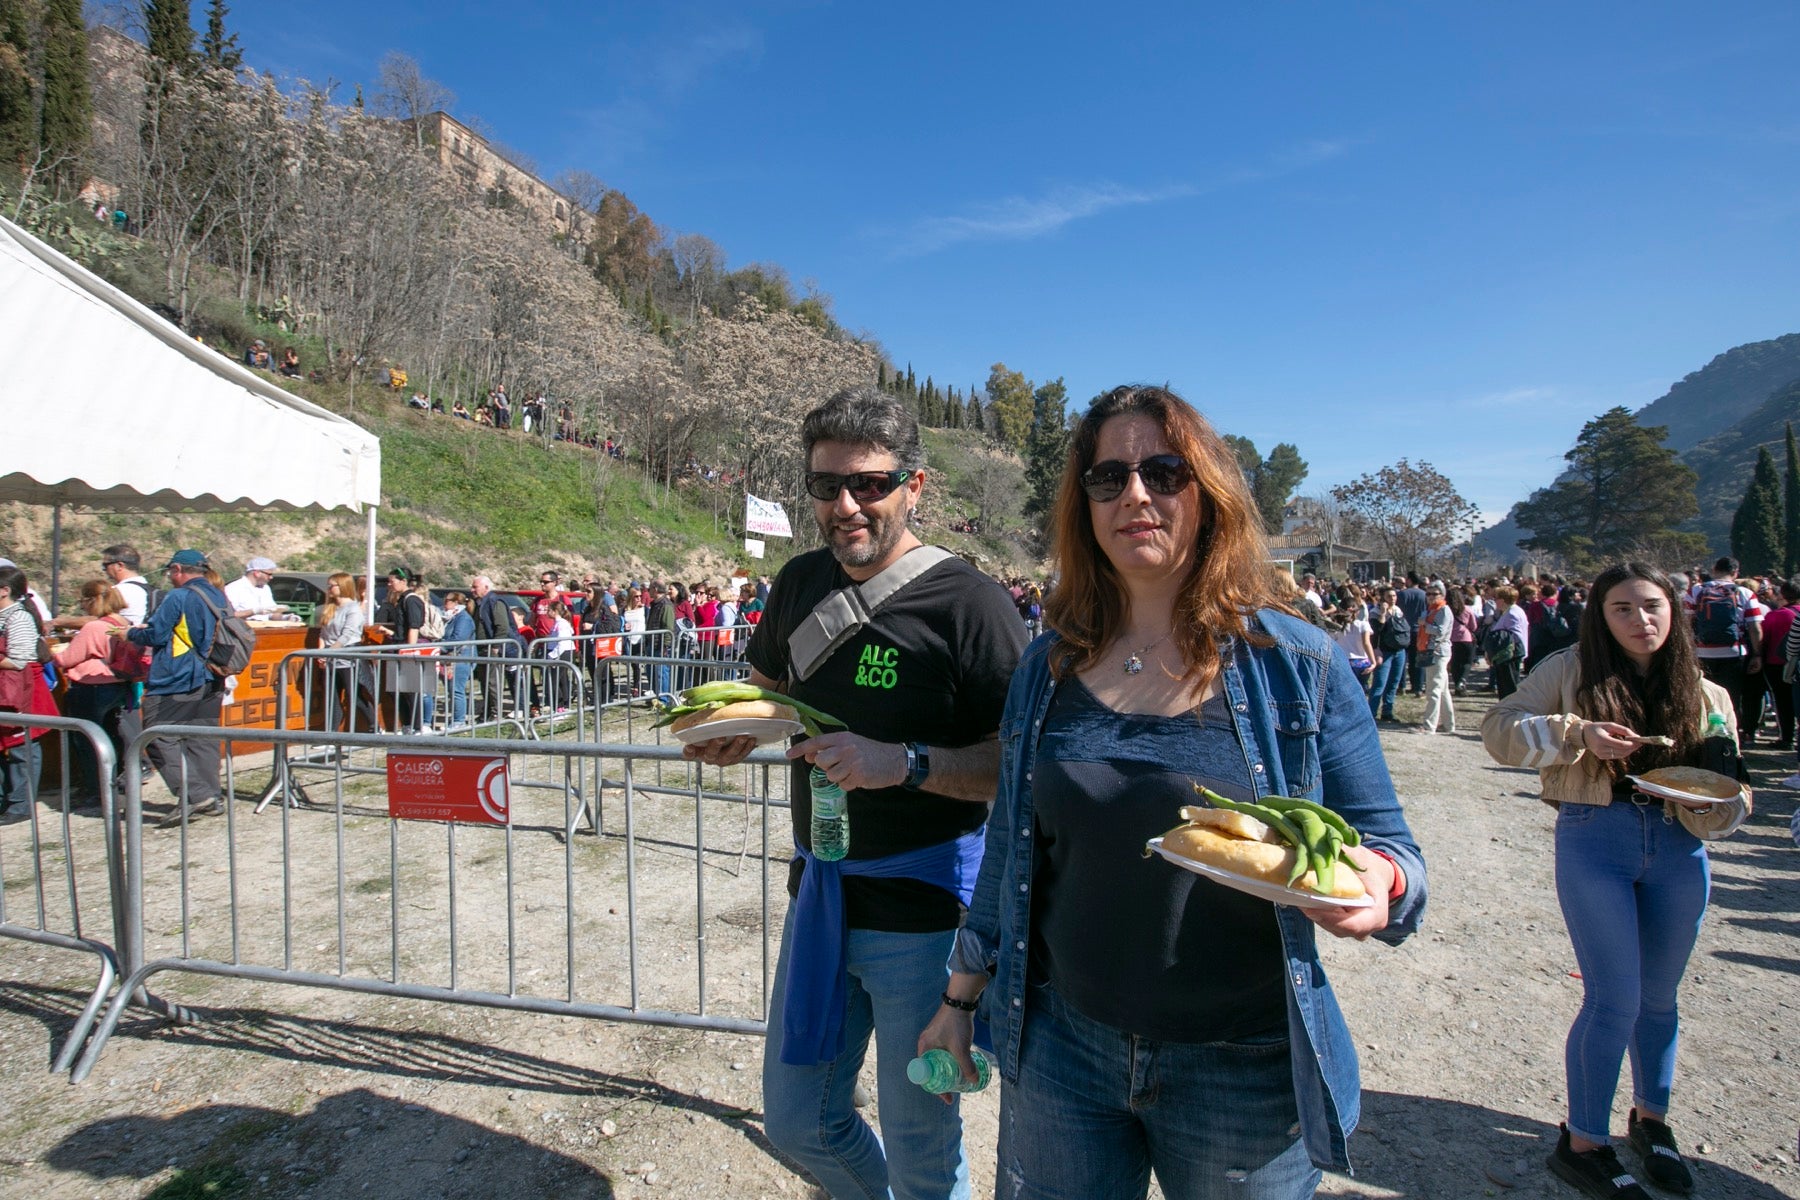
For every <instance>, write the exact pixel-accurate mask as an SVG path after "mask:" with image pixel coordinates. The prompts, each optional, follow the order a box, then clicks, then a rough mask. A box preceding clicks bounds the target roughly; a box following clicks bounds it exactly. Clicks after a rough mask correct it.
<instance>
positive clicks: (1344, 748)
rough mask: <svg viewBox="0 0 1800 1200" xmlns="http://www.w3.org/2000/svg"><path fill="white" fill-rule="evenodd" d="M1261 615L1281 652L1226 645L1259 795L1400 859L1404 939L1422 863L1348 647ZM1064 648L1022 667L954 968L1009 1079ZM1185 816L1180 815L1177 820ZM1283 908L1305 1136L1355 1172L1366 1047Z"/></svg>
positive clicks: (1317, 1158)
mask: <svg viewBox="0 0 1800 1200" xmlns="http://www.w3.org/2000/svg"><path fill="white" fill-rule="evenodd" d="M1256 621H1257V623H1258V624H1259V625H1260V626H1261V627H1262V629H1263V630H1264V631H1266V632H1267V633H1269V634H1270V635H1272V636H1273V637H1274V638H1275V644H1274V645H1273V646H1271V647H1268V648H1266V649H1265V648H1262V647H1259V646H1253V645H1251V644H1250V643H1249V642H1248V641H1246V640H1244V639H1243V638H1236V639H1231V640H1230V641H1228V642H1227V643H1226V644H1225V645H1224V646H1223V647H1222V650H1221V655H1222V657H1223V659H1224V670H1223V672H1222V678H1221V686H1222V687H1223V688H1224V691H1225V699H1226V703H1227V704H1228V705H1229V707H1230V711H1231V714H1232V717H1233V720H1234V722H1235V724H1236V726H1237V735H1238V743H1239V744H1240V745H1241V746H1242V747H1243V750H1244V758H1245V761H1246V764H1247V766H1248V768H1249V772H1250V778H1251V779H1252V781H1253V782H1254V784H1255V788H1256V794H1257V795H1259V796H1264V795H1286V796H1303V797H1306V798H1308V799H1311V800H1315V801H1318V802H1320V803H1322V804H1326V805H1329V806H1330V807H1331V808H1333V809H1335V810H1336V811H1337V812H1339V813H1342V814H1343V816H1344V819H1345V820H1347V821H1348V822H1350V824H1351V825H1352V826H1354V827H1355V828H1356V829H1358V830H1359V831H1360V832H1361V833H1362V835H1363V838H1364V841H1365V843H1366V844H1367V845H1368V846H1369V847H1370V848H1371V849H1378V850H1380V851H1382V852H1383V853H1385V854H1387V855H1388V856H1389V857H1391V858H1392V859H1393V860H1394V861H1395V862H1396V863H1398V864H1399V866H1400V869H1401V870H1402V871H1403V872H1405V875H1406V891H1405V892H1404V893H1403V894H1402V895H1400V896H1398V897H1396V898H1395V899H1394V901H1393V903H1392V905H1391V907H1390V909H1389V912H1388V925H1387V928H1386V929H1384V930H1382V931H1381V932H1380V933H1377V934H1375V937H1376V938H1378V939H1379V940H1381V941H1384V942H1388V943H1390V944H1397V943H1399V942H1401V941H1404V940H1405V939H1406V937H1407V936H1408V935H1410V934H1411V933H1412V932H1413V931H1414V930H1415V929H1417V928H1418V924H1419V920H1420V917H1421V916H1422V915H1423V913H1424V909H1425V891H1426V888H1425V860H1424V858H1423V856H1422V855H1421V854H1420V852H1419V847H1418V844H1417V843H1416V842H1415V841H1414V840H1413V836H1412V831H1411V830H1410V829H1408V828H1407V825H1406V818H1405V817H1404V816H1403V815H1402V813H1401V811H1400V802H1399V800H1398V799H1397V798H1396V797H1395V795H1394V785H1393V781H1392V780H1391V779H1390V778H1389V777H1388V770H1387V761H1386V760H1385V759H1384V758H1383V757H1382V753H1381V743H1380V740H1379V739H1378V737H1377V736H1376V732H1375V722H1374V720H1373V719H1372V718H1371V716H1370V715H1369V704H1368V701H1367V700H1366V699H1365V698H1364V696H1363V692H1362V688H1361V685H1360V684H1358V683H1357V681H1356V676H1355V674H1354V673H1353V672H1352V671H1351V670H1350V666H1349V663H1348V661H1347V660H1346V659H1345V658H1344V654H1343V651H1341V650H1340V649H1338V648H1337V646H1336V645H1335V644H1333V643H1332V641H1331V640H1330V639H1329V638H1328V637H1326V636H1325V634H1323V633H1321V632H1320V631H1319V630H1317V629H1316V628H1314V627H1313V626H1312V625H1310V624H1308V623H1307V622H1305V621H1302V620H1299V619H1297V618H1294V617H1290V616H1287V615H1286V614H1284V613H1279V612H1274V611H1269V610H1264V611H1262V612H1259V613H1258V614H1257V617H1256ZM1055 645H1056V635H1055V634H1054V633H1046V634H1045V635H1043V636H1042V637H1040V638H1038V639H1037V640H1036V641H1034V642H1033V643H1032V644H1031V645H1030V646H1029V647H1027V648H1026V651H1025V655H1024V657H1023V658H1021V659H1020V661H1019V667H1018V670H1017V671H1016V672H1014V674H1013V678H1012V687H1011V690H1010V691H1009V692H1008V693H1007V697H1006V709H1005V711H1004V713H1003V714H1002V716H1001V719H1000V744H1001V760H1000V790H999V796H998V799H997V800H996V802H995V805H994V811H993V815H992V817H991V818H990V820H989V822H988V833H987V856H986V859H985V860H984V861H983V863H982V868H981V877H980V880H979V882H978V883H977V884H976V887H975V899H974V901H973V903H972V904H971V906H970V908H969V916H968V922H967V924H966V926H965V927H964V928H963V930H962V931H961V932H960V933H959V934H958V936H957V942H956V949H955V951H954V952H953V953H952V955H951V959H950V966H951V969H952V970H955V971H963V972H969V973H975V974H987V975H990V976H991V977H992V981H991V983H990V984H989V986H988V987H987V989H986V990H985V991H983V993H982V995H981V1015H982V1017H983V1018H985V1020H986V1021H987V1023H988V1025H989V1026H990V1028H991V1029H992V1031H993V1036H994V1043H995V1050H996V1052H997V1054H998V1056H999V1060H1000V1072H1001V1076H1002V1078H1004V1079H1006V1080H1007V1081H1009V1082H1017V1080H1018V1072H1019V1039H1020V1035H1021V1033H1022V1031H1023V1028H1024V1016H1025V992H1026V980H1027V978H1028V976H1029V974H1030V972H1029V970H1028V964H1027V961H1026V960H1027V958H1028V956H1029V954H1030V947H1031V888H1032V884H1033V881H1034V879H1035V877H1036V872H1037V867H1038V863H1039V857H1040V856H1039V855H1038V853H1037V852H1036V847H1035V846H1034V845H1033V842H1032V839H1033V836H1034V820H1033V808H1032V790H1031V770H1032V764H1033V762H1034V761H1035V759H1036V757H1037V744H1038V738H1039V736H1040V734H1041V733H1042V730H1043V724H1044V717H1045V714H1046V713H1047V712H1048V711H1049V708H1050V702H1051V699H1052V697H1053V696H1054V694H1055V691H1056V686H1057V685H1056V681H1055V680H1054V679H1053V678H1052V677H1051V675H1050V665H1049V664H1050V660H1051V656H1052V655H1053V654H1054V653H1055ZM1175 821H1176V815H1175V814H1174V813H1171V814H1170V824H1171V825H1173V824H1174V823H1175ZM1275 916H1276V923H1277V925H1278V926H1279V928H1280V931H1281V943H1282V950H1283V954H1284V957H1285V960H1286V963H1287V979H1288V983H1289V985H1290V986H1289V988H1288V1036H1289V1043H1290V1045H1291V1046H1292V1049H1293V1069H1294V1094H1295V1096H1296V1098H1297V1099H1298V1101H1299V1108H1300V1126H1301V1131H1302V1136H1303V1138H1304V1139H1305V1142H1306V1149H1307V1153H1308V1154H1309V1155H1310V1156H1311V1158H1312V1161H1313V1162H1314V1163H1315V1164H1316V1165H1317V1166H1319V1167H1321V1168H1324V1169H1327V1170H1340V1171H1341V1170H1347V1169H1349V1165H1350V1162H1349V1158H1348V1155H1347V1154H1346V1152H1345V1141H1346V1139H1347V1138H1348V1137H1349V1135H1350V1132H1351V1131H1352V1130H1353V1129H1355V1128H1356V1122H1357V1118H1358V1116H1359V1114H1360V1111H1361V1104H1362V1091H1361V1087H1362V1085H1361V1081H1360V1077H1359V1075H1358V1071H1357V1064H1356V1049H1355V1045H1354V1043H1353V1042H1352V1041H1351V1038H1350V1030H1349V1027H1348V1026H1347V1025H1346V1024H1345V1022H1344V1017H1343V1014H1342V1012H1341V1011H1340V1010H1339V1009H1338V1005H1337V1000H1336V998H1335V997H1334V996H1333V994H1332V991H1331V985H1330V984H1329V983H1328V982H1326V979H1325V971H1324V968H1323V967H1322V966H1321V964H1320V963H1319V957H1318V951H1317V947H1316V945H1315V943H1314V940H1313V933H1314V929H1315V926H1314V925H1313V923H1312V922H1311V921H1309V920H1307V919H1306V917H1305V916H1303V915H1302V914H1301V912H1300V910H1299V909H1296V908H1292V907H1288V906H1285V905H1278V906H1277V907H1276V909H1275Z"/></svg>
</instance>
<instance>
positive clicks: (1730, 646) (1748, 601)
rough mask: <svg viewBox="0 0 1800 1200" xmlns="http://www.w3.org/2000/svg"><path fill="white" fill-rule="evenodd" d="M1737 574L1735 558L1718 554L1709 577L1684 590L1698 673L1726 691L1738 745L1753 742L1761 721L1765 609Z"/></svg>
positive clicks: (1748, 744)
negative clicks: (1732, 713) (1690, 588)
mask: <svg viewBox="0 0 1800 1200" xmlns="http://www.w3.org/2000/svg"><path fill="white" fill-rule="evenodd" d="M1737 575H1738V560H1737V559H1735V558H1732V557H1731V556H1730V555H1726V556H1725V557H1724V558H1721V559H1719V561H1717V562H1715V563H1714V564H1713V572H1712V578H1711V579H1709V580H1707V581H1706V582H1704V583H1697V584H1695V585H1694V587H1693V589H1692V590H1691V591H1689V592H1688V611H1689V612H1690V613H1692V615H1693V623H1694V653H1695V655H1696V656H1697V657H1698V658H1699V659H1700V673H1701V674H1702V675H1705V676H1706V677H1707V678H1708V679H1710V680H1712V681H1713V682H1714V683H1716V684H1718V685H1719V686H1720V687H1722V688H1724V689H1725V690H1726V691H1727V692H1729V693H1730V695H1731V705H1732V708H1733V709H1734V710H1736V713H1737V721H1738V745H1740V746H1752V745H1754V744H1755V743H1756V727H1757V725H1759V724H1761V723H1762V709H1763V706H1762V694H1763V690H1764V688H1763V677H1762V667H1763V653H1762V619H1763V616H1764V609H1763V606H1762V604H1761V603H1759V602H1758V601H1757V599H1756V593H1755V592H1752V591H1751V590H1750V589H1749V588H1747V587H1744V586H1743V585H1742V584H1740V583H1739V582H1738V577H1737Z"/></svg>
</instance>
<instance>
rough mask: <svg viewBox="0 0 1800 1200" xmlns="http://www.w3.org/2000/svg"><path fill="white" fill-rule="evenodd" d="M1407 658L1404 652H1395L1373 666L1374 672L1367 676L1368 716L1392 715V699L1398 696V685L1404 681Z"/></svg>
mask: <svg viewBox="0 0 1800 1200" xmlns="http://www.w3.org/2000/svg"><path fill="white" fill-rule="evenodd" d="M1408 657H1409V656H1408V655H1407V653H1406V651H1404V650H1395V651H1394V652H1393V653H1391V654H1389V655H1388V656H1387V657H1386V658H1384V659H1382V660H1381V661H1380V662H1378V663H1376V664H1375V670H1374V671H1373V672H1371V673H1370V675H1369V713H1370V715H1372V716H1376V717H1382V716H1386V717H1392V716H1393V715H1394V697H1395V696H1398V695H1399V694H1400V685H1401V684H1402V683H1404V682H1405V681H1406V660H1407V658H1408Z"/></svg>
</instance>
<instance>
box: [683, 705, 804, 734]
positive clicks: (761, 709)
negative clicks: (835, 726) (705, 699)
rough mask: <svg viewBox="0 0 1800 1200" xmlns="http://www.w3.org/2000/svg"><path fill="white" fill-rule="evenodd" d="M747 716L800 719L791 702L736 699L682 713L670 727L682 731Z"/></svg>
mask: <svg viewBox="0 0 1800 1200" xmlns="http://www.w3.org/2000/svg"><path fill="white" fill-rule="evenodd" d="M745 717H758V718H761V719H764V720H770V721H793V722H794V723H795V724H798V723H799V721H800V717H799V714H798V713H796V712H795V711H794V706H793V705H791V704H780V703H777V702H776V701H774V700H735V701H732V702H731V703H729V704H720V705H716V706H713V707H710V708H699V709H695V710H694V711H693V712H688V713H682V714H681V715H680V716H678V717H676V718H675V719H674V720H673V721H671V722H669V728H670V729H672V730H674V731H675V732H676V733H680V732H682V731H683V730H685V729H692V728H694V727H695V726H696V725H710V724H712V723H713V722H714V721H736V720H741V719H743V718H745Z"/></svg>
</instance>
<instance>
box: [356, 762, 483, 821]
mask: <svg viewBox="0 0 1800 1200" xmlns="http://www.w3.org/2000/svg"><path fill="white" fill-rule="evenodd" d="M508 765H509V763H508V759H507V756H506V755H504V754H408V753H404V752H401V751H389V752H388V756H387V782H388V816H390V817H393V818H394V819H395V820H397V821H455V822H458V823H460V824H464V825H504V824H506V823H507V810H508V807H509V805H510V803H511V793H510V791H509V789H508V786H507V768H508Z"/></svg>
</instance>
